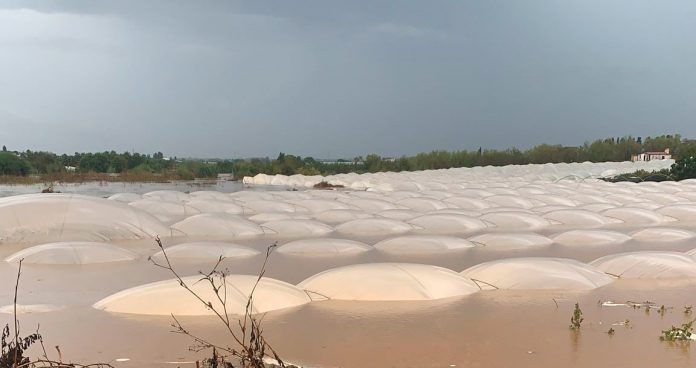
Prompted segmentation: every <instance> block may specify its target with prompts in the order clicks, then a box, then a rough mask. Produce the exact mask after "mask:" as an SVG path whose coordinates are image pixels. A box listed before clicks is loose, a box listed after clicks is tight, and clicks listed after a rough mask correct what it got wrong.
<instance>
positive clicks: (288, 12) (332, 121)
mask: <svg viewBox="0 0 696 368" xmlns="http://www.w3.org/2000/svg"><path fill="white" fill-rule="evenodd" d="M694 40H696V2H694V1H693V0H683V1H678V0H663V1H654V0H649V1H645V0H569V1H558V0H476V1H470V0H452V1H447V0H442V1H438V0H434V1H421V0H418V1H411V0H393V1H381V0H369V1H368V0H364V1H358V0H345V1H332V0H295V1H287V0H278V1H266V0H250V1H203V0H196V1H177V0H172V1H168V0H162V1H159V0H119V1H108V0H101V1H80V0H73V1H67V0H66V1H33V0H21V1H14V0H0V144H4V145H6V146H7V147H8V149H11V150H26V149H31V150H48V151H53V152H58V153H72V152H77V151H79V152H83V151H105V150H116V151H119V152H121V151H136V152H146V153H150V152H157V151H162V152H164V153H165V154H166V155H169V156H178V157H208V158H210V157H218V158H234V157H259V156H271V157H273V156H276V155H277V154H278V152H285V153H290V154H298V155H302V156H313V157H316V158H342V157H346V158H350V157H354V156H357V155H364V154H367V153H378V154H381V155H387V156H399V155H408V154H414V153H418V152H426V151H431V150H435V149H446V150H461V149H467V150H475V149H478V147H484V148H496V149H502V148H507V147H511V146H515V147H519V148H522V149H524V148H529V147H531V146H533V145H535V144H539V143H554V144H556V143H557V144H565V145H580V144H582V143H583V142H584V141H587V140H592V139H596V138H603V137H618V136H626V135H632V136H650V135H653V136H654V135H659V134H670V133H680V134H682V135H684V136H687V137H693V138H696V46H695V45H696V44H695V43H694V42H695V41H694Z"/></svg>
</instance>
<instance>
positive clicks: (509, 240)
mask: <svg viewBox="0 0 696 368" xmlns="http://www.w3.org/2000/svg"><path fill="white" fill-rule="evenodd" d="M469 240H470V241H472V242H473V243H475V244H481V245H483V246H485V247H486V249H491V250H523V249H535V248H540V247H545V246H548V245H550V244H551V243H553V240H551V239H549V238H547V237H545V236H543V235H539V234H536V233H502V232H501V233H486V234H481V235H477V236H474V237H472V238H469Z"/></svg>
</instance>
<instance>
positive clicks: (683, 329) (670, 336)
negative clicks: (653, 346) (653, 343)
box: [660, 320, 694, 342]
mask: <svg viewBox="0 0 696 368" xmlns="http://www.w3.org/2000/svg"><path fill="white" fill-rule="evenodd" d="M693 333H694V320H691V321H689V322H686V323H684V324H682V325H681V326H680V327H675V326H672V327H671V328H670V329H668V330H663V331H662V335H661V336H660V341H672V342H674V341H681V342H685V341H691V335H693Z"/></svg>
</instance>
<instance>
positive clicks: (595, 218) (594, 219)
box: [543, 209, 623, 229]
mask: <svg viewBox="0 0 696 368" xmlns="http://www.w3.org/2000/svg"><path fill="white" fill-rule="evenodd" d="M543 217H544V218H546V219H549V220H553V221H556V222H558V223H559V224H560V225H564V226H572V227H574V228H578V229H580V228H598V227H603V226H607V225H609V224H616V223H621V222H623V221H620V220H619V219H614V218H610V217H606V216H602V215H600V214H598V213H595V212H591V211H587V210H581V209H571V210H559V211H552V212H547V213H545V214H544V215H543Z"/></svg>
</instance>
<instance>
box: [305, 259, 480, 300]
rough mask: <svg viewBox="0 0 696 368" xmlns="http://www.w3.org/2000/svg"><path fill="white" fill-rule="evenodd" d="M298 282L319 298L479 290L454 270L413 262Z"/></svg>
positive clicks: (423, 296) (424, 296)
mask: <svg viewBox="0 0 696 368" xmlns="http://www.w3.org/2000/svg"><path fill="white" fill-rule="evenodd" d="M297 286H298V287H299V288H301V289H304V290H306V291H307V292H308V293H309V294H310V295H311V296H312V298H313V299H319V300H321V299H326V298H328V299H336V300H366V301H389V300H392V301H396V300H434V299H442V298H450V297H455V296H464V295H469V294H472V293H475V292H477V291H479V287H478V286H477V285H476V284H475V283H474V282H473V281H471V280H469V279H467V278H465V277H463V276H461V275H459V274H458V273H456V272H454V271H452V270H449V269H446V268H441V267H436V266H430V265H421V264H411V263H369V264H358V265H351V266H345V267H339V268H334V269H330V270H327V271H324V272H321V273H319V274H317V275H314V276H312V277H310V278H308V279H306V280H304V281H302V282H301V283H300V284H298V285H297Z"/></svg>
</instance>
